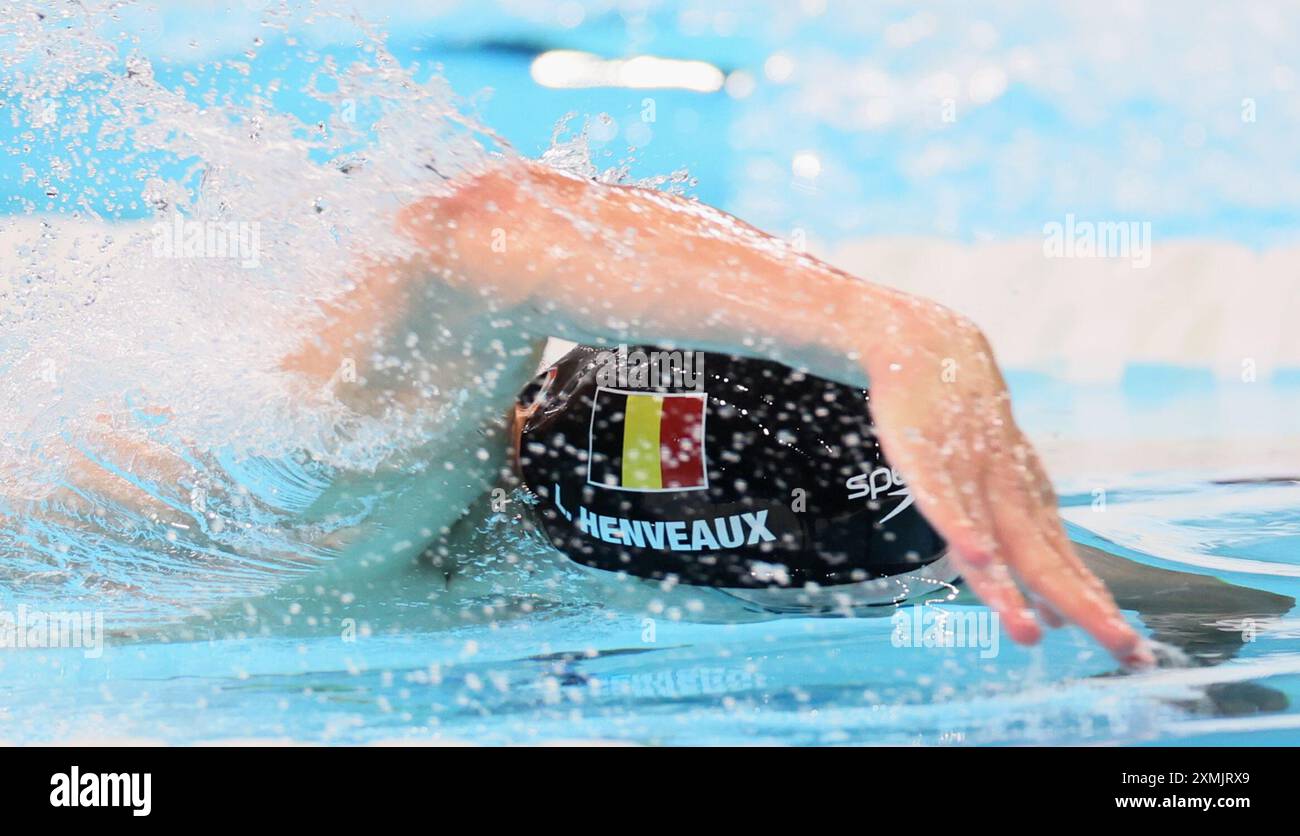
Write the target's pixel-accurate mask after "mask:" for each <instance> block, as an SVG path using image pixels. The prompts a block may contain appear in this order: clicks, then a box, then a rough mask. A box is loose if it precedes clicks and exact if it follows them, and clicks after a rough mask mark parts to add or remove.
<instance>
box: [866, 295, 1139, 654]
mask: <svg viewBox="0 0 1300 836" xmlns="http://www.w3.org/2000/svg"><path fill="white" fill-rule="evenodd" d="M896 311H897V313H896V315H895V318H894V325H895V326H896V329H897V330H896V331H894V334H893V337H892V338H891V339H890V340H887V341H885V342H884V343H881V344H878V345H877V346H876V347H875V349H874V350H873V351H872V352H870V353H869V354H868V355H867V366H868V371H869V373H870V377H871V408H872V413H873V415H874V418H875V420H876V424H877V432H878V434H879V436H880V438H881V441H882V443H883V445H884V449H885V452H886V454H887V455H888V457H889V459H890V461H891V462H892V463H893V464H894V466H896V467H897V468H898V469H899V471H900V472H902V473H903V474H905V475H906V477H907V481H908V484H909V486H910V487H911V490H912V493H913V494H914V495H915V496H916V501H917V504H918V506H919V507H920V508H921V510H922V512H923V513H924V514H925V517H926V519H928V520H929V521H930V523H931V524H932V525H934V527H935V528H936V529H938V530H939V531H940V533H942V534H943V536H944V537H945V538H946V539H947V540H948V542H949V544H950V545H951V546H952V549H953V558H954V559H955V561H956V564H957V566H958V568H959V570H960V571H961V574H962V577H963V578H964V579H965V581H966V583H968V584H969V585H970V587H971V589H972V590H974V592H975V593H976V594H977V595H979V597H980V598H981V599H982V600H983V601H984V602H985V603H987V604H988V605H989V606H990V607H992V608H993V609H994V610H996V611H997V612H998V614H999V616H1000V617H1001V620H1002V623H1003V625H1004V626H1005V627H1006V630H1007V632H1008V634H1010V636H1011V637H1012V638H1013V639H1014V640H1016V641H1017V642H1020V643H1022V644H1034V643H1036V642H1037V641H1038V639H1039V638H1040V637H1041V628H1040V626H1039V624H1038V622H1037V620H1036V619H1035V618H1034V613H1033V611H1032V610H1031V609H1030V607H1029V606H1027V604H1026V601H1025V597H1024V594H1023V593H1022V591H1021V589H1020V586H1023V587H1024V588H1025V589H1026V590H1027V591H1028V593H1029V595H1030V597H1031V599H1032V600H1033V602H1034V604H1035V609H1036V610H1037V612H1038V613H1039V615H1040V616H1041V617H1042V620H1043V621H1045V622H1046V623H1048V624H1049V625H1050V626H1053V627H1059V626H1061V625H1062V624H1063V623H1064V622H1065V621H1067V620H1068V621H1071V622H1073V623H1075V624H1077V625H1078V626H1080V627H1082V628H1083V629H1084V630H1086V631H1087V632H1088V633H1090V634H1092V636H1093V637H1094V638H1096V639H1097V641H1098V642H1100V643H1101V644H1102V645H1103V646H1104V647H1105V648H1106V649H1107V650H1109V651H1110V652H1111V653H1112V654H1113V655H1114V656H1115V658H1117V659H1119V660H1120V661H1121V662H1123V663H1124V664H1125V665H1128V666H1130V667H1146V666H1149V665H1151V664H1153V663H1154V657H1153V656H1152V655H1151V651H1150V649H1149V648H1148V647H1147V646H1146V645H1145V644H1144V643H1143V642H1142V641H1141V639H1140V638H1139V636H1138V634H1137V633H1136V631H1134V629H1133V628H1132V627H1130V626H1129V625H1128V623H1127V622H1125V621H1124V619H1123V617H1122V616H1121V615H1120V613H1119V610H1118V608H1117V607H1116V605H1115V601H1114V599H1113V598H1112V597H1111V594H1110V593H1109V592H1108V591H1107V589H1106V587H1105V586H1104V585H1103V584H1102V582H1101V581H1100V580H1099V579H1098V578H1097V577H1096V575H1094V574H1093V573H1092V572H1090V571H1089V570H1088V569H1087V567H1085V566H1084V565H1083V562H1082V561H1081V560H1080V559H1079V556H1078V555H1077V554H1075V552H1074V548H1073V547H1072V545H1071V543H1070V541H1069V539H1068V538H1067V537H1066V536H1065V531H1064V530H1063V528H1062V526H1061V520H1060V517H1059V516H1058V513H1057V500H1056V495H1055V492H1054V491H1053V490H1052V485H1051V482H1050V481H1049V479H1048V477H1047V474H1046V473H1045V472H1044V470H1043V466H1042V463H1041V462H1040V461H1039V458H1038V454H1037V453H1036V452H1035V451H1034V449H1033V447H1032V445H1031V444H1030V443H1029V441H1028V439H1026V438H1025V436H1024V434H1023V433H1022V432H1021V431H1020V429H1019V428H1018V427H1017V426H1016V423H1015V420H1014V418H1013V416H1012V414H1011V402H1010V396H1009V395H1008V393H1007V388H1006V384H1005V382H1004V381H1003V379H1002V375H1001V373H1000V372H999V371H998V367H997V364H996V363H995V362H994V360H993V352H992V349H991V348H990V346H989V343H988V341H987V339H985V337H984V335H983V334H982V333H981V332H980V331H979V329H978V328H976V327H975V326H974V325H973V324H972V323H970V322H969V321H968V320H965V319H964V318H962V317H959V316H957V315H956V314H953V313H952V312H951V311H948V310H946V309H944V308H942V307H940V306H937V305H934V304H932V303H929V302H926V301H923V300H920V299H911V300H907V301H904V302H902V303H901V304H899V305H898V306H897V308H896ZM1017 581H1018V582H1019V586H1018V585H1017Z"/></svg>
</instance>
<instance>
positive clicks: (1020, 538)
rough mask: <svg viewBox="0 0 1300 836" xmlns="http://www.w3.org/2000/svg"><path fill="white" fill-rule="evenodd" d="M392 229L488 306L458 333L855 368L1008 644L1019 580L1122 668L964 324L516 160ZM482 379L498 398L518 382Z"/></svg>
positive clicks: (724, 226) (1045, 486)
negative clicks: (676, 348)
mask: <svg viewBox="0 0 1300 836" xmlns="http://www.w3.org/2000/svg"><path fill="white" fill-rule="evenodd" d="M398 225H399V227H400V228H402V229H404V230H405V231H406V233H407V234H409V235H410V236H411V237H412V238H413V239H415V241H416V242H417V243H418V245H419V247H420V250H421V252H423V253H424V254H425V255H426V256H427V262H426V264H425V266H424V267H423V268H421V269H418V270H417V271H415V272H416V273H417V274H419V275H424V276H427V277H430V278H429V279H427V280H428V281H434V282H441V283H443V284H445V285H448V286H450V287H451V288H453V289H454V288H463V289H470V290H472V291H473V294H472V296H474V297H476V298H483V299H488V300H490V301H491V305H492V309H493V311H494V313H493V316H494V317H495V320H494V321H495V323H496V326H495V327H496V330H495V331H494V332H492V333H484V334H474V335H470V336H469V338H467V339H465V341H464V343H463V345H469V344H479V345H486V344H488V343H490V342H492V341H494V340H495V341H498V342H500V341H501V340H515V339H520V338H530V339H537V338H539V337H545V336H547V335H550V336H561V337H568V338H570V339H573V340H576V341H580V342H587V343H600V342H602V341H610V342H614V341H620V340H621V341H628V342H645V343H657V344H659V345H674V344H676V345H682V346H688V347H694V348H701V349H706V350H718V351H731V352H735V353H739V354H749V355H757V356H765V357H769V358H771V359H774V360H778V361H781V362H784V363H786V364H787V365H792V366H802V367H804V368H807V369H808V370H809V371H811V372H813V373H814V374H817V375H820V376H822V377H827V378H831V379H837V380H841V381H844V382H846V383H854V384H868V383H869V384H870V386H871V392H872V395H871V408H872V410H873V413H874V415H875V419H876V422H877V425H878V430H879V434H880V437H881V439H882V441H883V443H884V447H885V452H886V453H887V454H888V456H889V457H890V459H891V460H892V461H893V463H894V464H895V465H896V466H897V467H898V468H899V470H900V471H901V472H902V473H903V474H904V475H905V476H906V477H907V479H908V482H909V484H910V485H911V487H912V490H913V491H914V492H915V493H916V495H917V501H918V503H919V506H920V508H921V510H922V511H923V512H924V514H925V516H926V517H927V518H928V519H929V520H930V522H931V523H932V524H933V525H934V526H935V528H936V529H938V530H939V532H940V533H941V534H942V535H943V536H944V537H945V538H946V539H947V540H948V542H949V543H951V544H952V545H953V548H954V557H955V559H956V561H957V565H958V566H959V567H960V569H961V571H962V574H963V575H964V576H965V578H966V580H967V582H968V583H969V584H970V586H971V588H972V589H973V590H974V591H975V592H976V593H977V594H978V595H979V596H980V597H981V598H982V599H983V600H984V601H985V602H986V603H988V605H989V606H991V607H993V608H994V609H995V610H996V611H997V612H998V613H999V614H1000V616H1001V618H1002V620H1003V623H1004V624H1005V625H1006V628H1007V631H1008V632H1009V633H1010V635H1011V636H1012V637H1013V638H1014V639H1015V640H1016V641H1019V642H1023V643H1033V642H1035V641H1037V640H1038V639H1039V637H1040V635H1041V629H1040V626H1039V624H1038V622H1037V620H1036V619H1035V617H1034V614H1033V611H1032V610H1031V609H1030V608H1029V606H1028V605H1027V604H1026V601H1025V598H1024V595H1023V594H1022V592H1021V591H1020V589H1019V588H1018V587H1017V583H1020V584H1023V586H1024V587H1025V588H1026V589H1027V590H1028V592H1029V594H1030V596H1031V597H1032V598H1033V600H1034V602H1035V605H1036V606H1037V609H1038V612H1039V613H1040V614H1041V615H1042V618H1043V620H1044V621H1046V622H1047V623H1048V624H1051V625H1059V624H1061V623H1063V620H1065V619H1068V620H1070V621H1073V622H1074V623H1075V624H1078V625H1079V626H1080V627H1082V628H1083V629H1085V630H1086V631H1088V632H1089V633H1091V634H1092V635H1093V636H1094V637H1096V639H1097V640H1098V641H1099V642H1101V643H1102V644H1103V645H1104V646H1105V647H1106V648H1107V649H1108V650H1109V651H1110V652H1111V653H1113V654H1114V655H1115V656H1116V657H1117V658H1119V659H1120V660H1122V661H1124V662H1125V663H1127V664H1132V665H1140V664H1142V663H1144V662H1145V661H1146V660H1147V658H1148V651H1146V650H1145V649H1144V648H1143V647H1142V644H1141V642H1140V640H1139V637H1138V635H1137V633H1136V632H1135V631H1134V630H1133V629H1132V628H1131V627H1129V626H1128V625H1127V624H1126V623H1125V621H1124V620H1123V619H1122V618H1121V616H1120V614H1119V611H1118V609H1117V608H1116V606H1115V603H1114V601H1113V600H1112V598H1111V596H1110V594H1109V593H1108V592H1107V591H1106V589H1105V587H1104V586H1103V585H1102V584H1101V582H1100V581H1098V580H1097V578H1096V577H1095V576H1094V575H1093V574H1092V573H1090V572H1089V571H1088V570H1087V569H1086V568H1085V567H1084V566H1083V564H1082V563H1081V562H1080V560H1079V558H1078V557H1077V556H1076V555H1075V554H1074V552H1073V550H1072V549H1071V547H1070V543H1069V541H1068V540H1067V539H1066V537H1065V533H1064V531H1063V530H1062V527H1061V522H1060V520H1059V518H1058V516H1057V511H1056V498H1055V496H1054V495H1053V493H1052V488H1051V485H1050V483H1049V482H1048V479H1047V477H1046V475H1045V474H1044V472H1043V469H1042V466H1041V464H1040V463H1039V461H1038V457H1037V455H1036V454H1035V453H1034V451H1033V449H1032V447H1031V446H1030V445H1029V443H1028V442H1027V441H1026V440H1025V437H1024V435H1023V434H1022V433H1021V432H1020V430H1019V429H1018V428H1017V427H1016V425H1015V422H1014V420H1013V419H1012V415H1011V409H1010V405H1009V402H1008V396H1007V390H1006V385H1005V384H1004V382H1003V380H1002V377H1001V375H1000V374H999V372H998V369H997V366H996V364H995V363H994V360H993V356H992V353H991V351H990V349H989V345H988V343H987V341H986V340H985V339H984V337H983V335H982V334H981V333H980V332H979V330H978V329H977V328H975V327H974V326H973V325H972V324H971V323H970V322H969V321H967V320H965V319H962V318H961V317H959V316H957V315H955V314H953V313H952V312H950V311H947V310H945V309H944V308H942V307H940V306H938V305H935V304H934V303H932V302H928V301H924V300H920V299H917V298H915V297H912V296H908V295H907V294H903V293H900V292H898V291H894V290H890V289H888V288H884V287H881V286H878V285H874V284H872V283H870V282H866V281H863V280H862V279H859V278H856V277H854V276H850V275H848V274H846V273H844V272H842V271H839V270H836V269H834V268H832V267H830V266H828V265H826V264H824V263H822V262H821V261H818V260H817V259H815V258H812V257H810V256H808V255H806V254H804V253H802V252H800V251H799V250H797V249H795V248H793V247H791V246H790V245H789V244H787V243H786V242H784V241H781V240H780V239H776V238H773V237H772V236H770V235H767V234H765V233H763V232H761V231H759V230H757V229H755V228H754V227H752V226H749V225H748V224H746V223H744V222H743V221H740V220H738V219H737V218H734V217H732V216H730V215H727V214H726V213H723V212H720V211H717V210H715V209H711V208H709V207H707V206H703V205H701V204H699V203H696V202H694V201H690V200H687V199H684V198H680V197H676V196H674V195H669V194H665V193H663V192H658V191H650V190H645V189H638V188H630V187H625V186H611V185H606V184H602V183H597V182H592V181H590V180H586V179H582V178H578V177H572V176H566V175H564V174H561V173H558V172H555V171H553V170H550V169H548V168H546V167H545V166H541V165H538V164H535V163H529V162H524V161H514V162H510V163H506V164H503V165H501V166H500V167H498V168H494V169H492V170H489V171H487V172H483V173H480V174H478V175H475V176H472V177H466V178H464V179H463V180H462V181H461V182H459V183H457V184H456V188H455V189H454V191H453V192H451V193H450V194H448V195H444V196H440V197H434V198H430V199H428V200H426V201H423V202H421V203H418V204H415V205H412V206H410V207H408V208H407V209H406V211H405V212H403V214H402V215H401V217H400V218H399V219H398ZM418 266H419V265H416V267H418ZM461 296H462V298H463V297H464V296H465V294H461ZM347 326H348V329H349V331H355V330H357V329H356V326H355V323H347ZM457 339H460V337H458V338H457ZM456 344H457V345H462V343H459V342H458V343H456ZM497 382H498V385H499V389H500V392H499V395H500V397H501V401H502V408H503V409H504V408H505V405H506V404H508V403H509V402H510V399H512V398H513V397H514V394H515V393H516V392H517V391H518V390H519V388H521V387H522V386H523V384H524V382H525V379H518V380H515V379H507V376H506V375H501V376H499V377H498V378H497Z"/></svg>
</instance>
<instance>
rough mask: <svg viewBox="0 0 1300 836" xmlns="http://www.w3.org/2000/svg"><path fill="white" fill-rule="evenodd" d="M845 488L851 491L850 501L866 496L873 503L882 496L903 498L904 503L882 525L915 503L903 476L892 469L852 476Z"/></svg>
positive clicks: (883, 520)
mask: <svg viewBox="0 0 1300 836" xmlns="http://www.w3.org/2000/svg"><path fill="white" fill-rule="evenodd" d="M844 487H846V488H848V489H849V499H861V498H862V497H864V496H865V497H870V498H871V501H872V502H876V501H879V498H880V497H881V496H899V497H902V498H903V501H902V502H900V503H899V504H898V507H896V508H894V510H892V511H890V512H889V513H888V514H886V515H885V516H884V518H883V519H882V520H881V521H880V522H881V523H882V524H883V523H887V522H889V521H890V520H892V519H893V518H894V517H896V516H898V515H899V514H901V513H902V512H903V510H904V509H906V508H908V507H910V506H911V504H912V502H913V501H914V497H913V496H912V492H911V491H910V490H908V488H907V483H906V482H904V481H903V477H902V476H899V475H898V471H897V470H894V468H892V467H878V468H876V469H875V470H873V471H871V472H870V473H859V474H858V475H856V476H850V477H849V478H848V480H847V481H846V482H845V483H844Z"/></svg>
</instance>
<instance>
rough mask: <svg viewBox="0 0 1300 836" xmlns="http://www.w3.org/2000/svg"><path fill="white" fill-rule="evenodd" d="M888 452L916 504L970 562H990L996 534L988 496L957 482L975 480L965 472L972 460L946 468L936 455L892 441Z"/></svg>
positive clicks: (975, 563)
mask: <svg viewBox="0 0 1300 836" xmlns="http://www.w3.org/2000/svg"><path fill="white" fill-rule="evenodd" d="M885 452H886V454H887V455H888V456H889V457H890V458H891V460H892V461H893V462H894V464H895V466H896V467H897V468H898V470H899V471H900V472H901V473H903V474H904V476H905V477H906V479H907V484H908V485H909V486H910V489H911V492H912V496H913V498H914V499H915V501H916V504H917V507H918V508H919V509H920V511H921V513H922V515H924V517H925V518H926V521H928V522H929V523H930V525H932V526H934V528H935V530H936V531H938V532H939V534H941V535H942V536H943V538H944V539H945V540H946V541H948V545H949V546H950V547H951V548H952V549H953V550H954V551H955V552H957V553H958V554H960V555H962V560H963V561H964V562H965V563H966V564H967V565H969V566H988V565H990V564H991V563H992V561H993V548H994V545H995V543H994V538H993V532H992V529H991V526H990V524H989V523H990V520H989V515H988V510H987V509H986V508H985V507H984V505H985V500H984V497H983V494H982V492H981V491H979V490H968V491H962V490H961V489H960V488H959V487H958V486H959V485H961V484H970V483H972V482H973V481H974V480H973V479H971V478H970V477H969V476H967V475H966V472H967V471H969V470H970V469H971V468H970V463H969V462H962V463H960V465H959V466H958V467H952V464H951V463H949V464H948V465H947V466H948V468H949V469H947V470H944V469H940V468H939V467H936V466H935V464H934V461H935V460H934V458H933V457H932V456H931V457H930V458H928V459H923V458H922V457H920V456H916V455H913V451H912V448H911V447H910V446H909V445H906V444H896V443H891V444H887V446H886V451H885Z"/></svg>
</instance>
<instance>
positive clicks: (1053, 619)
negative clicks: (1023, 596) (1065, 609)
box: [1032, 595, 1068, 630]
mask: <svg viewBox="0 0 1300 836" xmlns="http://www.w3.org/2000/svg"><path fill="white" fill-rule="evenodd" d="M1032 601H1033V603H1034V610H1035V612H1037V613H1038V617H1039V618H1040V619H1042V621H1043V623H1044V624H1046V625H1047V626H1048V627H1051V628H1052V629H1053V630H1058V629H1060V628H1061V627H1064V626H1065V625H1066V624H1067V623H1068V622H1066V620H1065V617H1064V616H1063V615H1061V614H1060V613H1059V612H1057V611H1056V607H1053V606H1052V605H1051V604H1049V603H1047V602H1046V601H1044V600H1043V599H1042V598H1040V597H1039V596H1037V595H1034V596H1032Z"/></svg>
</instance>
